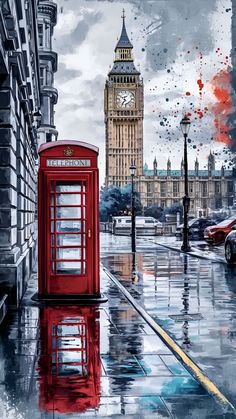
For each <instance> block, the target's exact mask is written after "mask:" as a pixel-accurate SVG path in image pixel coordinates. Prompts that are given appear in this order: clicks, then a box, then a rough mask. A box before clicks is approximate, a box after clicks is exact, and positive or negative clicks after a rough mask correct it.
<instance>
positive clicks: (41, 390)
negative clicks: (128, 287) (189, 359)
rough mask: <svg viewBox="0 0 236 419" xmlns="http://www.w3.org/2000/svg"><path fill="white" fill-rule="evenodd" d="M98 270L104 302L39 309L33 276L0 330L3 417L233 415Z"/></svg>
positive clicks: (35, 278) (184, 416)
mask: <svg viewBox="0 0 236 419" xmlns="http://www.w3.org/2000/svg"><path fill="white" fill-rule="evenodd" d="M101 276H102V278H101V286H102V289H101V291H102V292H103V293H105V294H106V295H107V297H108V302H107V303H105V304H101V305H100V306H97V307H96V306H95V307H94V306H87V307H85V306H84V307H79V306H76V307H75V306H72V307H70V306H69V307H64V306H60V307H49V308H47V307H44V308H41V309H39V307H37V305H36V303H33V302H32V300H31V296H32V295H33V294H34V292H35V291H36V288H37V275H36V274H35V275H33V276H32V277H31V280H30V284H29V287H28V291H27V293H26V295H25V298H24V301H23V305H22V308H21V309H20V310H18V311H16V312H14V313H12V315H11V318H9V319H8V322H7V323H5V328H4V329H2V333H1V339H0V353H1V358H0V359H1V361H0V362H1V369H0V371H1V373H0V417H1V418H2V419H5V418H7V419H8V418H14V419H33V418H34V419H37V418H53V419H57V418H58V419H59V418H64V417H65V418H70V419H71V418H78V417H87V418H88V417H89V418H90V417H91V418H92V417H98V418H105V417H112V418H120V417H123V416H125V417H127V418H135V419H139V418H140V419H142V418H150V419H152V418H155V417H156V418H159V419H161V418H181V419H183V418H186V419H189V418H199V419H200V418H212V419H218V418H219V419H220V418H222V419H223V418H234V417H235V416H234V414H233V413H230V408H229V407H228V406H227V405H221V404H220V403H219V402H218V401H216V400H215V399H214V398H213V397H212V396H211V395H209V394H208V392H207V391H206V390H205V388H203V386H202V385H201V384H200V383H199V382H198V381H197V380H196V379H195V378H194V377H193V376H192V375H191V374H190V372H189V371H187V369H186V368H185V367H184V366H183V365H182V363H181V362H180V361H179V360H177V358H176V357H175V356H174V355H173V353H172V351H171V350H170V349H169V347H167V345H165V344H164V343H163V341H162V340H161V339H160V337H159V336H158V335H157V334H156V332H155V331H154V330H153V329H152V328H151V327H150V326H149V325H148V323H147V322H146V321H145V320H144V318H143V316H141V315H140V314H139V313H138V311H137V310H136V309H135V308H134V307H133V306H132V305H131V304H130V303H129V301H128V300H127V298H126V297H125V296H124V294H123V293H122V292H121V291H120V290H119V288H118V286H117V285H116V283H115V282H114V281H112V280H111V279H109V277H108V276H107V275H106V274H105V273H104V271H103V270H102V271H101ZM99 336H100V337H99ZM227 412H228V413H227Z"/></svg>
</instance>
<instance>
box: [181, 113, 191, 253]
mask: <svg viewBox="0 0 236 419" xmlns="http://www.w3.org/2000/svg"><path fill="white" fill-rule="evenodd" d="M190 124H191V122H190V119H189V118H188V117H187V116H186V115H185V116H184V118H183V119H182V120H181V122H180V127H181V131H182V133H183V135H184V197H183V207H184V228H183V243H182V246H181V250H183V252H188V251H189V250H191V247H190V245H189V239H188V211H189V203H190V198H189V196H188V153H187V137H188V133H189V129H190Z"/></svg>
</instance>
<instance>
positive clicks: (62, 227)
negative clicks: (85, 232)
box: [52, 221, 81, 233]
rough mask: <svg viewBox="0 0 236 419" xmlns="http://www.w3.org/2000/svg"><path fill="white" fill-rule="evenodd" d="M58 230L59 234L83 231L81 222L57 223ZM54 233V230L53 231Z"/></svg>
mask: <svg viewBox="0 0 236 419" xmlns="http://www.w3.org/2000/svg"><path fill="white" fill-rule="evenodd" d="M56 230H57V232H58V233H62V232H63V231H65V232H67V233H69V232H71V233H76V232H80V231H81V222H80V221H57V222H56ZM52 231H53V230H52Z"/></svg>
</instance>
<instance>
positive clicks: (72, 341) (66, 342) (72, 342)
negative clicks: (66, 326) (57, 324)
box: [52, 337, 82, 350]
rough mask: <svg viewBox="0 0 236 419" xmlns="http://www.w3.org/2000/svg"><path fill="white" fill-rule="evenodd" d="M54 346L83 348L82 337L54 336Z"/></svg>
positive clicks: (59, 347) (58, 347)
mask: <svg viewBox="0 0 236 419" xmlns="http://www.w3.org/2000/svg"><path fill="white" fill-rule="evenodd" d="M52 345H53V348H54V349H55V348H57V349H74V350H76V349H81V348H82V342H81V338H80V337H62V338H59V339H58V338H53V341H52Z"/></svg>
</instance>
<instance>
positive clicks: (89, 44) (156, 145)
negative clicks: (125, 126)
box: [53, 0, 235, 184]
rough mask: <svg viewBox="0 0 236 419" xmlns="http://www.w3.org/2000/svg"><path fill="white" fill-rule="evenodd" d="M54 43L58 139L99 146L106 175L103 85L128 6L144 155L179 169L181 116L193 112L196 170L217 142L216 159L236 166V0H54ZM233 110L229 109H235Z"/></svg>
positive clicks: (190, 151) (191, 149)
mask: <svg viewBox="0 0 236 419" xmlns="http://www.w3.org/2000/svg"><path fill="white" fill-rule="evenodd" d="M56 3H57V5H58V22H57V25H56V26H55V29H54V35H53V49H54V50H55V51H56V52H57V53H58V72H57V73H56V74H55V87H56V88H57V89H58V93H59V98H58V103H57V105H56V107H55V124H56V127H57V129H58V131H59V137H58V139H59V140H62V139H77V140H81V141H86V142H90V143H92V144H95V145H97V146H98V147H99V150H100V152H99V169H100V184H103V182H104V176H105V126H104V103H103V100H104V86H105V81H106V78H107V74H108V72H109V70H110V68H111V66H112V64H113V60H114V48H115V45H116V43H117V39H118V38H119V36H120V33H121V26H122V19H121V15H122V9H123V8H124V9H125V15H126V28H127V33H128V36H129V38H130V40H131V42H132V43H133V45H134V50H133V53H134V61H135V65H136V68H138V69H139V70H140V72H141V75H142V77H143V81H144V162H146V163H147V164H148V166H149V168H152V164H153V160H154V158H155V157H156V158H157V163H158V168H159V169H165V168H166V163H167V159H168V158H170V160H171V163H172V169H179V168H180V162H181V159H182V156H183V138H182V133H181V130H180V127H179V123H180V121H181V119H182V117H183V115H184V114H185V113H187V114H188V115H189V117H190V120H191V127H190V132H189V141H188V159H189V168H190V169H191V168H193V165H194V160H195V159H196V157H198V160H199V162H200V169H204V168H205V167H206V163H207V156H208V155H209V153H210V150H211V151H212V152H213V153H214V154H215V157H216V167H217V168H220V167H221V165H222V164H223V165H224V166H225V167H226V168H228V167H230V166H229V165H230V164H231V163H230V161H231V158H232V153H231V152H230V151H229V149H230V148H231V149H232V147H231V145H230V143H231V142H232V141H231V140H230V138H229V133H228V128H227V126H226V125H227V121H228V118H229V117H230V115H231V114H232V115H233V112H234V106H233V104H234V100H235V98H234V94H233V90H232V87H231V81H230V78H231V56H230V53H231V16H232V10H231V0H198V1H196V0H188V1H186V0H124V1H122V0H57V1H56ZM231 118H232V117H231Z"/></svg>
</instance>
